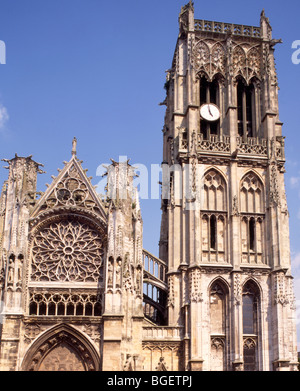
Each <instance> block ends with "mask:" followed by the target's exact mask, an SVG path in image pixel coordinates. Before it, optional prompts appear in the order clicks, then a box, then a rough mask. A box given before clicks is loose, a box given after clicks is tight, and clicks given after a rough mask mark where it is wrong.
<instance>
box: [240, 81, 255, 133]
mask: <svg viewBox="0 0 300 391" xmlns="http://www.w3.org/2000/svg"><path fill="white" fill-rule="evenodd" d="M253 99H254V88H253V85H252V84H251V85H250V86H246V85H245V84H244V83H243V81H242V80H239V82H238V85H237V116H238V134H239V136H241V137H253V136H254V131H253Z"/></svg>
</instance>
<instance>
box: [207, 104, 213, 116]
mask: <svg viewBox="0 0 300 391" xmlns="http://www.w3.org/2000/svg"><path fill="white" fill-rule="evenodd" d="M208 112H209V114H210V115H211V116H212V117H213V115H212V113H211V111H210V106H209V105H208Z"/></svg>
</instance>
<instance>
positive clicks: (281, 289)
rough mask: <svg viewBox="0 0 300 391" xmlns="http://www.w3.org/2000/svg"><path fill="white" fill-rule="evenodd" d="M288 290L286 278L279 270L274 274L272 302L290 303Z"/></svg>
mask: <svg viewBox="0 0 300 391" xmlns="http://www.w3.org/2000/svg"><path fill="white" fill-rule="evenodd" d="M289 299H290V297H289V292H288V291H287V288H286V280H285V275H284V273H283V272H279V273H277V274H276V275H275V286H274V304H281V305H283V306H286V305H287V304H289V303H290V300H289Z"/></svg>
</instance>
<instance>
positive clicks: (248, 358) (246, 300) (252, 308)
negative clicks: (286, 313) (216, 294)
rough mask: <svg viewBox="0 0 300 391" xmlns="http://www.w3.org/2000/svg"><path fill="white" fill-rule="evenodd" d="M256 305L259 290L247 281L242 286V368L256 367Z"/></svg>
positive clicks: (249, 369) (252, 368) (252, 369)
mask: <svg viewBox="0 0 300 391" xmlns="http://www.w3.org/2000/svg"><path fill="white" fill-rule="evenodd" d="M258 306H259V290H258V288H257V286H256V284H255V283H253V282H252V281H248V282H247V283H246V284H245V285H244V287H243V335H244V370H245V371H254V370H257V369H258V363H257V360H258V356H257V344H258Z"/></svg>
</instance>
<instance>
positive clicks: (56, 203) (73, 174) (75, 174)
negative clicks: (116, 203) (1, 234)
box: [30, 155, 107, 222]
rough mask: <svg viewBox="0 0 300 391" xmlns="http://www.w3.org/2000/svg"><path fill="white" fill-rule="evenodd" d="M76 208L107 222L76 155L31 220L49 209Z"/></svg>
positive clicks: (56, 179) (101, 205)
mask: <svg viewBox="0 0 300 391" xmlns="http://www.w3.org/2000/svg"><path fill="white" fill-rule="evenodd" d="M61 207H75V208H78V209H84V210H89V211H91V212H93V213H96V214H97V215H98V216H99V217H100V218H101V220H102V221H103V222H106V221H107V215H106V211H105V208H104V206H103V204H102V202H101V200H100V199H99V197H98V195H97V193H96V191H95V189H94V187H93V185H92V184H91V182H90V180H89V179H88V177H87V176H86V173H85V171H84V170H83V168H82V167H81V163H80V161H79V160H78V159H77V157H76V156H75V155H73V156H72V158H71V160H70V161H69V162H68V163H66V164H65V167H64V168H63V169H62V170H61V171H60V173H59V174H58V176H57V177H56V178H55V179H54V180H53V182H52V183H51V185H50V186H49V187H48V188H47V190H46V191H45V193H44V194H43V196H42V197H41V199H40V200H39V201H38V203H37V204H36V206H35V207H34V209H33V210H32V213H31V216H30V217H31V218H34V217H36V216H37V215H39V214H40V213H41V212H43V211H45V210H49V209H52V210H53V209H55V208H61Z"/></svg>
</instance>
